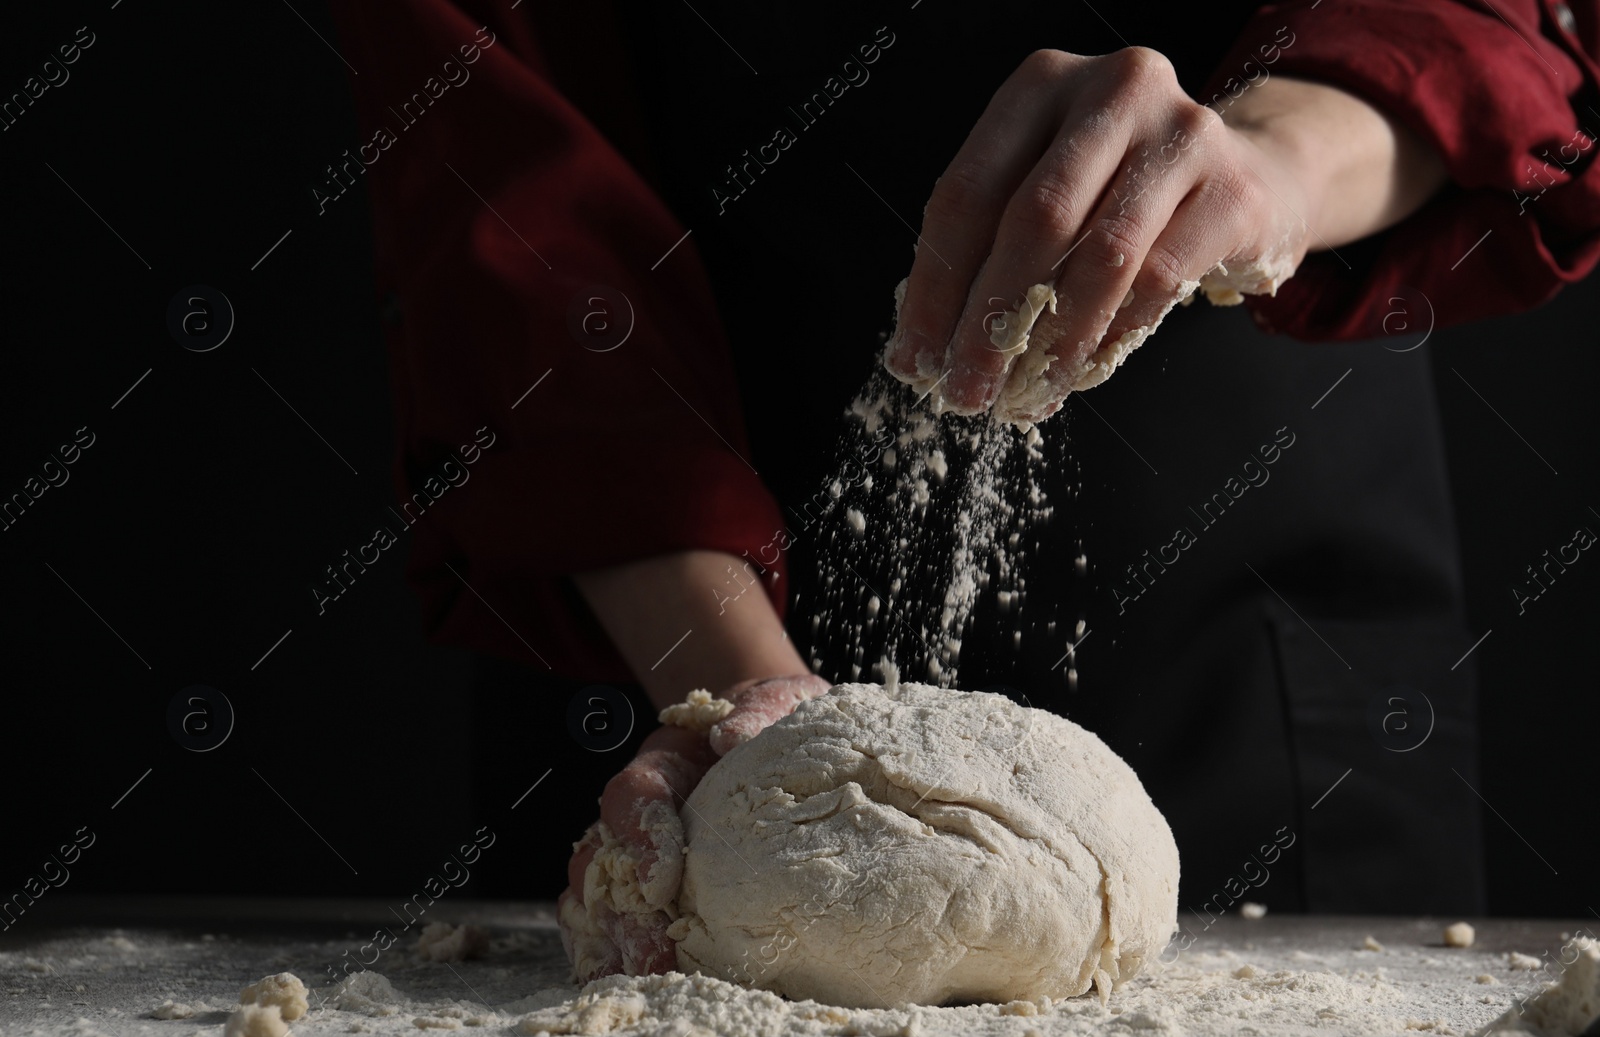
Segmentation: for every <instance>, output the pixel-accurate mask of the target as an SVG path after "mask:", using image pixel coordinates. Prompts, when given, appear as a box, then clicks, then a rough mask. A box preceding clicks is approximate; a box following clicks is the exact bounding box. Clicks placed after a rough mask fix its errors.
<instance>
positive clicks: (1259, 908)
mask: <svg viewBox="0 0 1600 1037" xmlns="http://www.w3.org/2000/svg"><path fill="white" fill-rule="evenodd" d="M1239 917H1240V918H1248V919H1250V921H1252V922H1254V921H1257V920H1259V919H1262V918H1265V917H1267V905H1265V904H1256V903H1252V902H1250V901H1248V900H1247V901H1245V902H1244V903H1243V904H1240V905H1239Z"/></svg>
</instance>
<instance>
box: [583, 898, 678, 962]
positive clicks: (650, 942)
mask: <svg viewBox="0 0 1600 1037" xmlns="http://www.w3.org/2000/svg"><path fill="white" fill-rule="evenodd" d="M670 924H671V923H670V922H669V921H668V919H667V916H666V915H665V914H664V913H662V912H660V911H657V912H655V913H654V914H651V915H631V914H614V915H610V916H608V917H607V918H606V919H605V920H604V921H603V922H602V927H603V928H604V929H605V933H606V936H607V938H609V939H610V941H611V943H612V945H613V946H615V947H616V949H617V953H618V956H619V957H620V958H621V965H622V971H623V972H624V973H626V974H627V975H629V976H649V975H657V974H660V973H663V972H671V971H673V970H674V969H676V968H677V967H678V944H677V942H676V941H675V940H673V939H672V938H671V937H670V936H668V935H667V926H668V925H670Z"/></svg>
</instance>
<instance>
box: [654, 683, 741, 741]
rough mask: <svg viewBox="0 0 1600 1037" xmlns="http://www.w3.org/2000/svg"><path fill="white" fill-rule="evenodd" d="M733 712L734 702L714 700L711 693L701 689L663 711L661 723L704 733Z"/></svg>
mask: <svg viewBox="0 0 1600 1037" xmlns="http://www.w3.org/2000/svg"><path fill="white" fill-rule="evenodd" d="M732 712H733V703H732V702H729V701H728V700H727V699H715V698H712V697H711V692H709V691H706V690H705V689H704V688H700V689H697V690H695V691H691V692H689V695H688V697H687V698H685V699H684V700H683V701H682V702H675V703H673V704H672V705H670V706H668V707H667V708H666V709H663V710H662V711H661V722H662V723H663V724H671V725H672V726H674V727H686V728H688V729H689V730H691V731H699V732H702V733H704V732H706V731H709V730H711V729H712V728H713V727H715V726H716V724H717V722H718V721H720V720H722V718H724V717H726V716H727V715H728V714H729V713H732Z"/></svg>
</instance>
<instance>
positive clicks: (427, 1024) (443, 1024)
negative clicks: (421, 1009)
mask: <svg viewBox="0 0 1600 1037" xmlns="http://www.w3.org/2000/svg"><path fill="white" fill-rule="evenodd" d="M411 1025H412V1026H415V1027H416V1028H417V1029H419V1030H459V1029H461V1024H460V1023H458V1022H456V1021H455V1020H454V1019H434V1018H432V1017H430V1016H426V1015H419V1016H417V1017H416V1018H415V1019H413V1020H411Z"/></svg>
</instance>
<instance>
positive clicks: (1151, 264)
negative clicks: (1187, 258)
mask: <svg viewBox="0 0 1600 1037" xmlns="http://www.w3.org/2000/svg"><path fill="white" fill-rule="evenodd" d="M1187 273H1188V264H1187V263H1185V262H1184V261H1183V259H1182V258H1180V257H1179V256H1177V255H1175V254H1174V253H1173V252H1172V251H1171V250H1169V249H1166V248H1163V247H1160V246H1157V247H1154V248H1151V249H1150V252H1149V254H1148V255H1146V256H1145V257H1144V265H1143V266H1142V267H1140V269H1139V274H1138V276H1137V277H1136V278H1135V279H1134V282H1133V290H1134V291H1135V292H1136V293H1138V294H1139V295H1142V296H1144V297H1145V298H1147V299H1152V300H1155V301H1158V302H1166V301H1167V300H1169V299H1172V298H1174V297H1176V296H1177V294H1178V291H1179V289H1180V288H1181V287H1182V285H1183V282H1184V277H1185V275H1186V274H1187Z"/></svg>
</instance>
